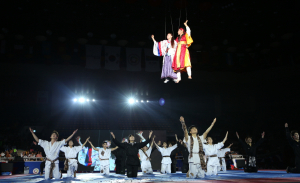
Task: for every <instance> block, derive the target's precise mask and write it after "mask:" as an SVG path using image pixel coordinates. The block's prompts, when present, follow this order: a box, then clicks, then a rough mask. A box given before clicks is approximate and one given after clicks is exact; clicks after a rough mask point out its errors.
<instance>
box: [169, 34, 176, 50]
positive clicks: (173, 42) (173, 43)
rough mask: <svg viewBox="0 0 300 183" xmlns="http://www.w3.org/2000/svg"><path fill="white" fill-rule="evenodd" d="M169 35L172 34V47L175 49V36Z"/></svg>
mask: <svg viewBox="0 0 300 183" xmlns="http://www.w3.org/2000/svg"><path fill="white" fill-rule="evenodd" d="M168 34H171V36H172V38H171V47H172V48H174V45H175V40H174V36H173V34H172V33H168Z"/></svg>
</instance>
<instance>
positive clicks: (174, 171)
mask: <svg viewBox="0 0 300 183" xmlns="http://www.w3.org/2000/svg"><path fill="white" fill-rule="evenodd" d="M172 146H173V145H172V144H171V143H169V147H172ZM177 153H178V148H176V149H174V150H173V151H172V152H171V154H170V158H171V161H172V163H171V173H176V164H177V159H176V154H177Z"/></svg>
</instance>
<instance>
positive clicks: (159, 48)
mask: <svg viewBox="0 0 300 183" xmlns="http://www.w3.org/2000/svg"><path fill="white" fill-rule="evenodd" d="M158 51H159V53H158V55H159V56H162V51H161V42H159V43H158Z"/></svg>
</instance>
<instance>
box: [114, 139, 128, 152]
mask: <svg viewBox="0 0 300 183" xmlns="http://www.w3.org/2000/svg"><path fill="white" fill-rule="evenodd" d="M112 140H113V142H114V143H115V144H116V145H117V146H118V147H120V148H122V149H125V144H124V143H121V142H119V141H118V140H116V139H115V138H113V139H112Z"/></svg>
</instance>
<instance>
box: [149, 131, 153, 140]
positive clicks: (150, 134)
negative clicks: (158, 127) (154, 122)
mask: <svg viewBox="0 0 300 183" xmlns="http://www.w3.org/2000/svg"><path fill="white" fill-rule="evenodd" d="M152 133H153V131H152V130H151V131H150V133H149V139H150V138H151V136H152Z"/></svg>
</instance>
